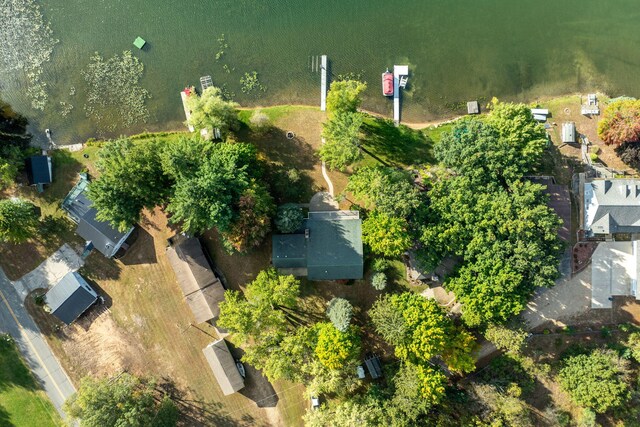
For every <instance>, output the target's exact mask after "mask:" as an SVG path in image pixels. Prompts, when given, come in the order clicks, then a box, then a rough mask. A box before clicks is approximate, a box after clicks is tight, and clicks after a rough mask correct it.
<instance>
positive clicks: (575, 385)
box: [558, 350, 630, 413]
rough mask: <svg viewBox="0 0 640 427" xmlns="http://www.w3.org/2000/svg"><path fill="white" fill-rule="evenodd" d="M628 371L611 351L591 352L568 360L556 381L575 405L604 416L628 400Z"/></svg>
mask: <svg viewBox="0 0 640 427" xmlns="http://www.w3.org/2000/svg"><path fill="white" fill-rule="evenodd" d="M628 369H629V367H628V362H627V361H626V360H624V359H622V358H620V356H618V355H617V354H616V353H615V352H614V351H612V350H594V351H593V352H591V353H590V354H581V355H578V356H572V357H569V358H568V359H567V360H566V361H565V362H564V367H563V368H562V369H561V370H560V374H559V377H558V378H559V380H560V385H561V386H562V388H563V389H564V390H565V391H566V392H567V393H569V395H570V396H571V398H572V399H573V400H574V401H575V402H576V403H577V404H578V405H580V406H583V407H585V408H590V409H593V410H594V411H595V412H598V413H603V412H607V411H608V410H609V409H611V408H615V407H617V406H620V405H622V404H623V403H624V402H626V401H627V400H628V399H629V396H630V394H629V384H628V382H627V381H628V380H627V378H626V375H627V374H628Z"/></svg>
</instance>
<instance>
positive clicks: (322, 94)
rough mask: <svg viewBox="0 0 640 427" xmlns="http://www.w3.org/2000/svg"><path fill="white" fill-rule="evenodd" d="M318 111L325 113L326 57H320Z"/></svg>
mask: <svg viewBox="0 0 640 427" xmlns="http://www.w3.org/2000/svg"><path fill="white" fill-rule="evenodd" d="M320 111H327V55H322V67H321V68H320Z"/></svg>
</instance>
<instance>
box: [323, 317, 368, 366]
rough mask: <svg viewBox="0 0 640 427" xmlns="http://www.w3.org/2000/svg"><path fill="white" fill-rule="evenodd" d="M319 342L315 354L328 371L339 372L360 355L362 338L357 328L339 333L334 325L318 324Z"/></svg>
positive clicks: (351, 327)
mask: <svg viewBox="0 0 640 427" xmlns="http://www.w3.org/2000/svg"><path fill="white" fill-rule="evenodd" d="M316 329H317V331H318V341H317V343H316V348H315V354H316V356H317V357H318V360H319V361H320V363H322V365H324V366H325V367H326V368H327V369H331V370H339V369H340V368H342V367H343V366H344V365H345V364H347V363H348V362H349V361H353V360H355V359H356V358H357V357H358V356H359V354H360V337H359V336H358V333H357V330H356V328H355V326H350V327H349V328H348V329H347V330H346V331H345V332H342V331H339V330H338V329H336V327H335V326H333V324H332V323H318V324H316Z"/></svg>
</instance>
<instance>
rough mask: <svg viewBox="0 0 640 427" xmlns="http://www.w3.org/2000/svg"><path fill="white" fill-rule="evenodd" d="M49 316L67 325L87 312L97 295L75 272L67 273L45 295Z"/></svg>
mask: <svg viewBox="0 0 640 427" xmlns="http://www.w3.org/2000/svg"><path fill="white" fill-rule="evenodd" d="M45 299H46V301H47V305H48V306H49V308H51V314H53V315H54V316H56V317H57V318H58V319H60V320H61V321H63V322H64V323H66V324H67V325H68V324H70V323H72V322H73V321H74V320H76V319H77V318H78V317H80V315H81V314H82V313H84V312H85V311H87V309H88V308H89V307H91V306H92V305H93V304H94V303H95V302H96V301H97V299H98V294H97V293H96V292H95V291H94V290H93V289H92V288H91V286H89V284H88V283H87V282H86V280H84V278H83V277H82V276H80V274H78V273H77V272H70V273H67V274H66V275H65V276H64V277H63V278H62V279H60V281H59V282H58V283H57V284H56V285H55V286H53V287H52V288H51V289H50V290H49V291H48V292H47V294H46V296H45Z"/></svg>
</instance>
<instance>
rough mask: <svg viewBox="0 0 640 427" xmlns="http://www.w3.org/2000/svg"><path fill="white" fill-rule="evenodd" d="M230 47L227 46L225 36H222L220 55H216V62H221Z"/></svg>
mask: <svg viewBox="0 0 640 427" xmlns="http://www.w3.org/2000/svg"><path fill="white" fill-rule="evenodd" d="M228 48H229V45H228V44H227V39H225V37H224V34H221V35H220V37H218V53H216V61H218V60H220V59H221V58H222V57H223V56H224V52H225V49H228Z"/></svg>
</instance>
